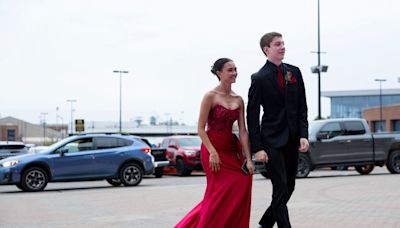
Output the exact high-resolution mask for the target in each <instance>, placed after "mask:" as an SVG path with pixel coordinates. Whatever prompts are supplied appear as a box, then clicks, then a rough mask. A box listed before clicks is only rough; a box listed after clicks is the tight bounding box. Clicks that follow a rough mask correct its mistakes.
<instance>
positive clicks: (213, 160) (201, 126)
mask: <svg viewBox="0 0 400 228" xmlns="http://www.w3.org/2000/svg"><path fill="white" fill-rule="evenodd" d="M213 100H214V94H213V93H212V92H208V93H206V95H204V97H203V100H202V101H201V106H200V115H199V121H198V125H197V133H198V135H199V136H200V138H201V141H202V142H203V144H204V146H205V147H206V148H207V150H208V152H209V153H210V159H209V161H210V168H211V170H212V171H218V170H219V164H220V160H219V156H218V153H217V151H216V149H215V148H214V146H213V145H212V144H211V141H210V139H209V138H208V135H207V133H206V130H205V128H206V123H207V119H208V114H209V113H210V110H211V108H212V104H213Z"/></svg>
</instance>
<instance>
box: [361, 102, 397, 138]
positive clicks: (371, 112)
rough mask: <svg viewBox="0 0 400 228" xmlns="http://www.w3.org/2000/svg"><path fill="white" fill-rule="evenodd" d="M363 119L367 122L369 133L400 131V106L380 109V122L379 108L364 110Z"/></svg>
mask: <svg viewBox="0 0 400 228" xmlns="http://www.w3.org/2000/svg"><path fill="white" fill-rule="evenodd" d="M363 118H365V119H366V120H367V122H368V124H369V127H370V129H371V131H374V132H379V131H389V132H392V131H400V105H393V106H385V107H382V121H381V109H380V107H378V108H369V109H365V110H364V112H363Z"/></svg>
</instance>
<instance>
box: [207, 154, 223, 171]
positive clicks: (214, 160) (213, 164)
mask: <svg viewBox="0 0 400 228" xmlns="http://www.w3.org/2000/svg"><path fill="white" fill-rule="evenodd" d="M209 163H210V168H211V171H213V172H218V171H219V168H220V167H219V165H220V163H221V161H220V160H219V156H218V153H217V152H216V151H215V152H212V153H210V157H209Z"/></svg>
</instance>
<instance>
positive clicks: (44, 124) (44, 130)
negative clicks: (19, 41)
mask: <svg viewBox="0 0 400 228" xmlns="http://www.w3.org/2000/svg"><path fill="white" fill-rule="evenodd" d="M47 114H48V113H47V112H41V113H40V115H41V116H42V118H43V119H42V121H43V146H44V145H45V144H46V115H47Z"/></svg>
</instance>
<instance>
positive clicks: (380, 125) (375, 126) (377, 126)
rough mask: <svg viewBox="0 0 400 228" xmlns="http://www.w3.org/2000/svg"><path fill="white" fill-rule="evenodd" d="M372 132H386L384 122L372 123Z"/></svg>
mask: <svg viewBox="0 0 400 228" xmlns="http://www.w3.org/2000/svg"><path fill="white" fill-rule="evenodd" d="M372 126H373V130H374V132H382V131H386V121H380V120H378V121H372Z"/></svg>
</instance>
